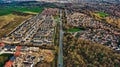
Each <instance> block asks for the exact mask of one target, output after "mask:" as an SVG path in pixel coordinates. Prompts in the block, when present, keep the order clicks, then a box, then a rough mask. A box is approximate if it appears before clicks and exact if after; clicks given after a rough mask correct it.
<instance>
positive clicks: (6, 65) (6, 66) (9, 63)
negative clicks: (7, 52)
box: [5, 61, 13, 67]
mask: <svg viewBox="0 0 120 67" xmlns="http://www.w3.org/2000/svg"><path fill="white" fill-rule="evenodd" d="M12 64H13V62H12V61H8V62H6V64H5V67H12Z"/></svg>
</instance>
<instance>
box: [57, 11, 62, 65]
mask: <svg viewBox="0 0 120 67" xmlns="http://www.w3.org/2000/svg"><path fill="white" fill-rule="evenodd" d="M62 44H63V29H62V10H60V40H59V55H58V67H63V45H62Z"/></svg>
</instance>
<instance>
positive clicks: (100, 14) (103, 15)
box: [96, 12, 109, 18]
mask: <svg viewBox="0 0 120 67" xmlns="http://www.w3.org/2000/svg"><path fill="white" fill-rule="evenodd" d="M96 14H98V15H99V16H100V17H102V18H103V17H106V16H109V14H106V13H104V12H96Z"/></svg>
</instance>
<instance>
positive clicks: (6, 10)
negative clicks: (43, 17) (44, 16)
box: [0, 6, 45, 16]
mask: <svg viewBox="0 0 120 67" xmlns="http://www.w3.org/2000/svg"><path fill="white" fill-rule="evenodd" d="M44 8H45V7H20V6H19V7H3V8H0V16H2V15H7V14H11V13H12V12H13V11H17V12H33V13H39V12H42V10H43V9H44Z"/></svg>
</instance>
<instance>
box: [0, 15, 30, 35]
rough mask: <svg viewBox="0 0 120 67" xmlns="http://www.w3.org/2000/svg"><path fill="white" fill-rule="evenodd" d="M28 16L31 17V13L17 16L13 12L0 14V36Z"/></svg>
mask: <svg viewBox="0 0 120 67" xmlns="http://www.w3.org/2000/svg"><path fill="white" fill-rule="evenodd" d="M29 17H31V15H28V16H19V15H14V14H8V15H4V16H0V37H1V36H4V35H5V34H8V33H9V32H10V31H12V30H13V29H14V28H15V27H17V26H18V25H19V24H21V23H22V22H23V21H24V20H26V19H28V18H29Z"/></svg>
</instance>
